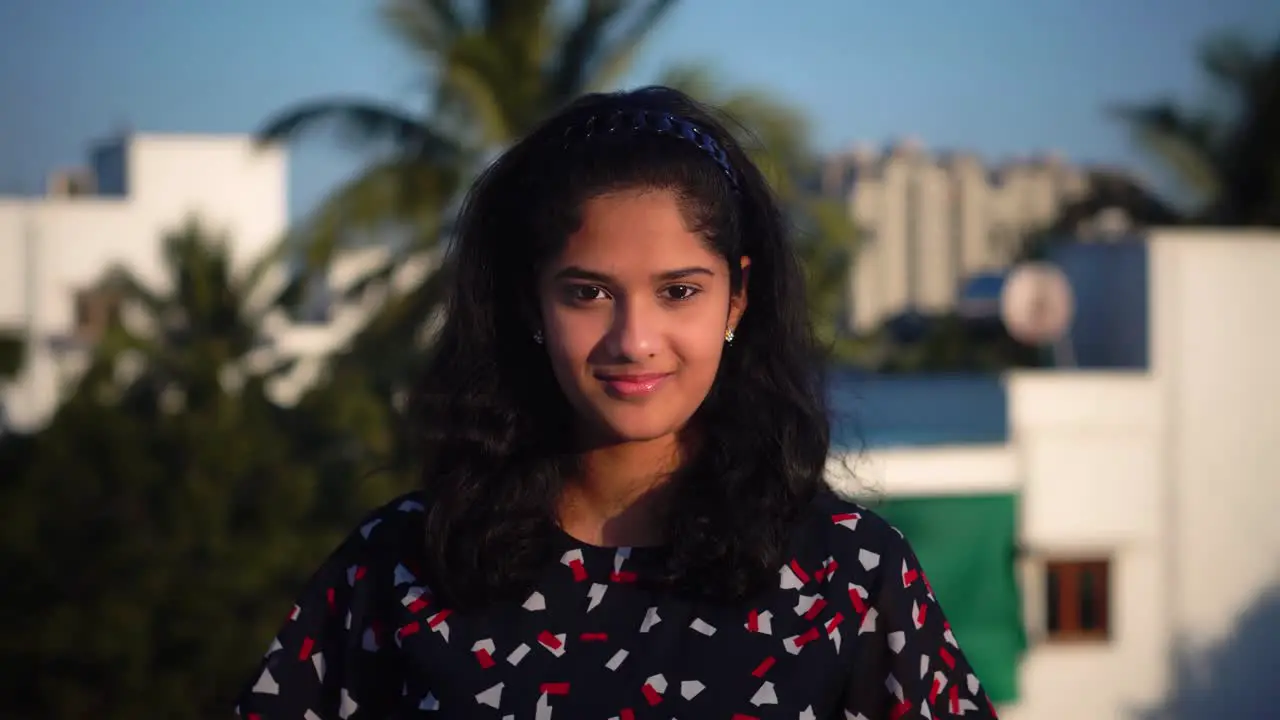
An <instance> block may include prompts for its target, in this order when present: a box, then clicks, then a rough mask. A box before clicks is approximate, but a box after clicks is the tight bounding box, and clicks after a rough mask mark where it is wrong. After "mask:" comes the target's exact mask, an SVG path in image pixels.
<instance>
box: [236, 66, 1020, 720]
mask: <svg viewBox="0 0 1280 720" xmlns="http://www.w3.org/2000/svg"><path fill="white" fill-rule="evenodd" d="M447 272H448V275H447V277H448V278H449V283H450V294H449V301H448V307H447V310H448V312H447V315H446V320H445V322H444V326H443V329H442V330H441V332H440V334H439V336H438V338H437V340H436V345H435V351H434V356H433V358H432V360H431V361H430V363H429V365H428V367H426V368H425V372H424V376H423V377H424V379H423V381H422V383H421V386H420V388H419V391H418V393H417V398H416V403H415V404H414V407H415V417H416V419H417V420H418V421H419V422H420V424H421V426H422V430H421V436H422V439H423V440H424V441H425V442H424V445H425V453H424V457H423V468H424V469H423V475H422V478H423V480H422V490H421V491H420V492H416V493H414V494H412V495H409V496H406V497H403V498H399V499H397V500H395V501H393V502H391V503H390V504H388V505H387V506H385V507H384V508H382V509H381V510H378V511H376V512H374V513H373V514H372V515H371V516H370V517H369V518H368V519H367V520H366V521H365V522H364V523H363V524H361V526H360V527H359V528H358V529H357V530H356V531H354V532H353V533H352V534H351V536H350V538H349V539H348V540H347V541H346V542H344V543H343V544H342V545H341V546H340V547H339V548H338V549H337V550H336V551H335V552H334V553H333V555H332V556H331V557H330V558H329V560H328V561H327V562H326V563H325V564H324V565H323V566H322V567H321V568H320V569H319V570H318V571H317V572H316V574H315V575H314V577H313V579H312V580H311V581H310V584H309V585H308V586H307V587H306V588H305V589H304V590H303V592H302V595H301V598H300V600H299V601H298V604H297V605H296V606H295V607H294V608H293V611H292V613H291V614H290V615H289V618H288V620H287V622H285V624H284V627H283V628H282V629H281V630H280V633H279V635H278V636H277V638H276V640H275V641H274V642H273V643H272V644H271V649H270V650H269V651H268V653H267V656H266V658H265V659H264V660H263V663H262V666H261V667H260V669H259V670H258V672H257V673H256V675H255V676H254V677H253V679H252V681H251V682H250V683H249V686H248V687H247V688H246V689H245V691H244V693H243V694H242V695H241V697H240V699H239V707H238V709H239V712H240V714H241V715H242V716H244V717H247V718H259V719H261V720H285V719H286V718H287V719H288V720H301V719H303V718H305V719H307V720H331V719H334V720H364V719H365V718H379V719H381V718H534V719H535V720H546V719H547V718H552V717H554V718H558V719H561V720H568V719H570V718H600V720H604V718H611V717H612V718H672V717H678V718H688V719H690V720H693V719H699V720H700V719H704V718H741V719H746V718H766V717H767V718H862V719H866V720H873V719H878V718H904V717H910V718H919V717H924V718H928V717H939V716H943V717H949V716H953V715H963V716H966V717H970V718H992V717H994V711H993V710H992V709H991V706H990V703H989V702H988V701H987V698H986V696H985V695H984V693H983V691H982V689H981V687H980V685H979V683H978V680H977V679H976V678H975V677H974V675H973V671H972V670H971V669H970V667H969V665H968V663H967V662H966V660H965V657H964V655H963V654H962V653H961V651H960V648H959V647H958V646H957V645H956V640H955V637H954V636H953V635H952V633H951V632H950V630H949V629H948V625H947V622H946V620H945V619H944V617H943V614H942V611H941V609H940V608H939V607H938V604H937V601H936V599H935V598H934V596H933V594H932V591H931V590H930V588H929V585H928V583H927V582H926V580H925V578H924V575H923V574H922V572H921V569H920V566H919V564H918V563H917V561H916V558H915V556H914V555H913V553H912V551H911V549H910V547H909V545H908V543H907V541H906V540H904V539H903V538H902V537H901V535H900V534H899V533H898V532H897V531H895V530H894V529H893V528H892V527H890V526H889V525H888V524H886V523H885V522H884V521H883V520H881V519H880V518H879V517H877V516H875V515H874V514H872V513H871V512H868V511H867V510H866V509H864V508H862V507H859V506H857V505H854V504H852V503H850V502H847V501H844V500H841V499H839V498H837V497H835V496H834V495H833V494H832V493H831V492H829V491H828V490H827V487H826V485H825V483H824V479H823V478H824V475H823V473H824V468H825V465H826V462H827V453H828V437H829V430H828V415H827V407H826V404H825V401H824V391H823V385H822V378H821V377H820V374H819V373H818V372H817V370H818V368H819V367H820V365H821V359H820V357H819V356H818V354H817V353H816V352H815V347H814V343H813V339H812V336H811V332H810V327H809V324H808V320H807V313H806V308H805V302H804V297H805V296H804V290H803V279H802V271H801V268H800V267H799V265H798V264H797V261H796V259H795V257H794V256H793V254H792V251H791V248H790V245H789V240H788V237H787V223H786V220H785V219H784V218H783V216H782V213H781V212H780V210H779V208H778V206H777V203H776V201H775V200H774V198H773V197H772V196H771V194H770V190H769V186H768V184H767V183H766V181H765V180H764V178H763V177H762V176H761V174H760V172H759V170H757V168H756V167H755V166H754V165H752V163H751V161H750V160H748V158H747V156H746V154H745V153H744V152H743V150H742V148H740V147H739V146H738V144H737V143H735V142H734V141H733V138H732V137H731V135H730V134H729V133H728V132H726V130H725V128H724V127H723V126H722V125H721V124H720V123H718V122H717V121H716V120H715V119H714V118H713V117H711V116H710V114H709V113H708V112H707V111H705V110H703V109H701V108H700V107H699V106H698V105H696V104H695V103H694V102H693V101H691V100H690V99H689V98H687V97H685V96H684V95H682V94H680V93H678V92H676V91H673V90H669V89H665V88H649V89H644V90H639V91H635V92H629V93H620V94H608V95H591V96H588V97H585V98H583V99H581V100H580V101H578V102H576V103H575V104H573V105H572V106H571V107H569V108H568V109H566V110H565V111H564V112H562V113H560V114H559V115H557V116H555V117H553V118H551V119H550V120H549V121H547V122H546V123H545V124H544V125H542V127H540V128H539V129H537V130H536V131H535V132H534V133H532V134H531V135H530V136H529V137H527V138H525V139H524V140H522V141H521V142H519V143H517V144H516V145H515V146H514V147H512V148H511V149H510V150H508V151H507V152H506V153H505V154H504V155H503V156H502V157H501V158H500V159H499V160H498V161H497V162H496V163H494V164H493V165H492V166H491V167H490V168H489V170H488V171H487V172H486V173H485V174H484V175H483V177H481V178H480V179H479V180H478V181H477V182H476V184H475V186H474V188H473V189H472V191H471V194H470V197H469V200H468V202H467V205H466V207H465V209H464V210H463V212H462V215H461V221H460V224H459V226H458V229H457V236H456V241H455V244H454V246H453V247H452V248H451V255H450V264H449V266H448V270H447Z"/></svg>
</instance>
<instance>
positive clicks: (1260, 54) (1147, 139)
mask: <svg viewBox="0 0 1280 720" xmlns="http://www.w3.org/2000/svg"><path fill="white" fill-rule="evenodd" d="M1200 65H1201V68H1202V70H1203V71H1204V73H1205V75H1207V76H1208V79H1209V80H1210V81H1211V82H1212V84H1213V89H1214V91H1215V92H1216V95H1217V98H1216V101H1215V102H1214V103H1213V107H1211V108H1205V109H1195V108H1187V107H1185V106H1181V105H1179V104H1178V103H1176V102H1174V101H1172V100H1159V101H1153V102H1149V103H1144V104H1135V105H1124V106H1121V107H1118V108H1116V109H1115V110H1114V112H1115V114H1116V115H1117V116H1118V117H1119V118H1120V119H1121V120H1122V121H1124V122H1125V123H1126V124H1127V125H1128V126H1129V127H1130V129H1131V131H1132V132H1133V134H1134V136H1135V138H1136V139H1137V141H1138V142H1139V143H1140V145H1141V146H1142V147H1144V148H1146V149H1147V150H1148V151H1149V152H1150V153H1151V154H1152V155H1154V156H1155V157H1156V158H1157V159H1158V160H1159V161H1161V163H1162V164H1164V165H1165V166H1166V167H1167V168H1168V169H1169V170H1170V171H1171V173H1172V175H1173V177H1174V179H1175V180H1177V181H1178V182H1179V183H1180V184H1181V185H1182V186H1183V187H1184V188H1185V189H1186V190H1188V191H1189V192H1190V194H1191V195H1192V197H1193V199H1194V201H1195V204H1196V205H1197V208H1196V212H1195V213H1194V215H1193V219H1194V220H1195V221H1197V222H1202V223H1211V224H1218V225H1269V226H1275V225H1280V42H1277V43H1275V44H1274V46H1273V47H1271V48H1270V49H1269V50H1268V49H1266V48H1263V47H1260V46H1258V45H1255V44H1250V43H1249V42H1247V41H1246V40H1245V39H1244V38H1243V37H1242V36H1240V35H1238V34H1231V33H1228V34H1219V35H1215V36H1213V37H1211V38H1210V39H1209V40H1208V41H1207V42H1206V43H1205V44H1204V45H1203V47H1202V48H1201V51H1200Z"/></svg>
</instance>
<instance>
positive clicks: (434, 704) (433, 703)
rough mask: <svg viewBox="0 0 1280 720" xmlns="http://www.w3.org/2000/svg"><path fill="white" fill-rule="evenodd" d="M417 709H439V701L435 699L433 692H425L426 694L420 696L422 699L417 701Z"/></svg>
mask: <svg viewBox="0 0 1280 720" xmlns="http://www.w3.org/2000/svg"><path fill="white" fill-rule="evenodd" d="M418 709H419V710H439V709H440V701H439V700H437V699H436V696H435V693H427V696H426V697H424V698H422V700H421V701H420V702H419V703H418Z"/></svg>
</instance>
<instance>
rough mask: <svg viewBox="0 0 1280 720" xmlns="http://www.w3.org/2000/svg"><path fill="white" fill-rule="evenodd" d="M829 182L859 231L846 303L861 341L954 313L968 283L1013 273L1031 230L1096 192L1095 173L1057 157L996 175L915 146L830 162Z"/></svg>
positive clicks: (968, 160) (967, 160)
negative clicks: (920, 318) (890, 322)
mask: <svg viewBox="0 0 1280 720" xmlns="http://www.w3.org/2000/svg"><path fill="white" fill-rule="evenodd" d="M822 183H823V186H824V190H825V191H826V192H828V193H833V194H838V195H840V196H842V197H845V198H847V200H848V203H849V212H850V214H851V217H852V219H853V221H854V222H855V224H856V225H857V226H858V227H859V230H860V234H859V236H858V240H859V244H858V250H857V256H856V259H855V261H854V267H853V272H852V277H851V278H850V280H851V282H850V290H849V298H848V303H849V309H850V313H849V325H850V329H851V330H853V331H854V332H859V333H862V332H867V331H871V330H874V329H876V328H877V327H878V326H879V325H880V323H882V322H883V321H884V320H886V319H888V318H889V317H891V316H893V315H895V314H897V313H901V312H903V311H906V310H917V311H920V312H923V313H942V312H947V311H950V310H951V309H953V308H954V306H955V304H956V299H957V296H958V294H959V292H960V289H961V287H962V286H963V284H964V281H965V280H966V279H967V278H969V277H972V276H973V275H975V274H978V273H983V272H988V271H992V270H1001V269H1004V268H1005V267H1007V266H1008V264H1009V262H1010V261H1011V260H1012V259H1013V257H1014V254H1015V253H1016V252H1017V251H1018V249H1019V247H1020V244H1021V241H1022V239H1023V237H1025V235H1026V234H1027V233H1028V232H1029V231H1033V230H1039V229H1041V228H1043V227H1045V226H1047V225H1049V224H1050V223H1051V222H1052V221H1053V220H1054V219H1055V218H1056V217H1057V215H1058V213H1059V211H1060V210H1061V209H1062V208H1063V206H1064V205H1066V204H1067V203H1070V202H1072V201H1075V200H1079V199H1081V198H1082V197H1083V196H1084V195H1085V194H1086V193H1087V192H1088V190H1089V185H1090V174H1089V170H1088V169H1087V168H1083V167H1080V166H1077V165H1072V164H1070V163H1067V162H1065V161H1064V160H1062V159H1061V158H1059V157H1057V156H1053V155H1049V156H1046V157H1042V158H1033V159H1028V160H1021V161H1015V162H1010V163H1005V164H1003V165H1000V166H998V167H994V168H989V167H988V166H986V165H985V164H984V163H983V162H982V161H981V160H980V159H979V158H978V157H976V156H974V155H971V154H964V153H945V154H944V153H930V152H928V151H927V150H926V149H924V148H923V147H922V146H921V145H920V144H919V143H918V142H915V141H907V142H903V143H899V144H897V145H895V146H893V147H891V148H889V149H888V150H886V151H884V152H876V151H873V150H870V149H867V148H857V149H854V150H852V151H849V152H847V153H842V154H838V155H835V156H832V157H831V158H829V159H828V160H827V162H826V164H825V166H824V170H823V178H822Z"/></svg>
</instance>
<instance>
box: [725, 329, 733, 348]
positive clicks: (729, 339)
mask: <svg viewBox="0 0 1280 720" xmlns="http://www.w3.org/2000/svg"><path fill="white" fill-rule="evenodd" d="M724 341H725V342H727V343H729V344H730V345H732V344H733V328H729V329H728V330H725V331H724Z"/></svg>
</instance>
